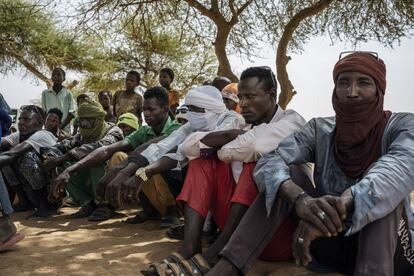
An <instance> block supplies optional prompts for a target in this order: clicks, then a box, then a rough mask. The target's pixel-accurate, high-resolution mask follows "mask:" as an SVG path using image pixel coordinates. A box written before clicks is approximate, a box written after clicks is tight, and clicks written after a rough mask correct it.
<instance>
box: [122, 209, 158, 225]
mask: <svg viewBox="0 0 414 276" xmlns="http://www.w3.org/2000/svg"><path fill="white" fill-rule="evenodd" d="M159 219H160V217H159V216H148V215H147V214H145V212H144V211H140V212H138V214H136V215H135V217H132V218H128V219H126V220H124V222H125V223H128V224H141V223H144V222H146V221H147V220H159Z"/></svg>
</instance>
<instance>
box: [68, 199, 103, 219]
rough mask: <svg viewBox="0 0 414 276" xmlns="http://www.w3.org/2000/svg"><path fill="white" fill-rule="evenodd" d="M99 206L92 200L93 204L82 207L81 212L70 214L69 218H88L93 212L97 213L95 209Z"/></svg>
mask: <svg viewBox="0 0 414 276" xmlns="http://www.w3.org/2000/svg"><path fill="white" fill-rule="evenodd" d="M97 207H98V206H96V204H95V202H94V201H93V200H92V201H91V202H89V203H88V204H86V205H85V206H82V207H81V208H80V209H79V211H77V212H75V213H73V214H70V215H69V218H70V219H80V218H86V217H89V216H90V215H91V214H92V213H93V211H95V209H96V208H97Z"/></svg>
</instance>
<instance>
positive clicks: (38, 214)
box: [26, 208, 57, 220]
mask: <svg viewBox="0 0 414 276" xmlns="http://www.w3.org/2000/svg"><path fill="white" fill-rule="evenodd" d="M56 214H57V209H55V208H53V209H46V210H40V209H38V210H36V211H34V212H33V213H32V214H31V215H30V216H28V217H26V219H30V220H35V219H39V218H47V217H50V216H53V215H56Z"/></svg>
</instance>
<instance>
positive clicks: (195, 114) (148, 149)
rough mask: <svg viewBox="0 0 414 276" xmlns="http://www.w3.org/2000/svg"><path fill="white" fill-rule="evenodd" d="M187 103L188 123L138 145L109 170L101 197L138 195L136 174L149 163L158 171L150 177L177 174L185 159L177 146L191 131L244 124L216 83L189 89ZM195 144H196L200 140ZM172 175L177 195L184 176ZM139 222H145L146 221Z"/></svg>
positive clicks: (111, 199) (115, 201)
mask: <svg viewBox="0 0 414 276" xmlns="http://www.w3.org/2000/svg"><path fill="white" fill-rule="evenodd" d="M185 104H186V106H188V108H189V111H188V112H187V115H188V121H189V122H188V123H187V124H185V125H183V126H181V127H180V128H179V129H177V130H175V131H174V132H173V133H171V134H170V135H169V136H168V137H167V138H165V139H162V140H161V141H159V142H157V143H151V141H149V142H148V143H149V144H148V143H146V144H143V145H141V146H140V147H138V148H136V149H135V150H134V152H132V153H130V154H129V156H128V162H129V163H124V164H121V165H120V166H119V167H115V168H113V169H112V170H111V171H109V172H107V173H106V175H105V177H104V178H103V179H102V180H101V183H100V184H101V193H102V196H104V197H105V199H106V200H108V201H109V202H112V203H113V204H115V205H119V204H120V203H121V202H122V201H128V199H129V200H131V199H135V198H137V194H138V191H139V187H140V184H141V181H140V180H139V179H138V178H137V177H135V173H136V171H137V170H138V169H141V170H142V172H143V173H144V174H145V170H146V168H145V167H146V166H147V165H148V164H154V165H153V166H152V167H155V170H157V172H156V173H155V172H154V173H150V172H149V171H148V172H147V176H148V178H151V177H152V176H154V175H156V174H160V173H162V174H165V173H167V172H168V174H169V175H174V174H173V173H170V172H171V170H173V169H174V168H176V166H177V161H185V156H184V155H183V154H182V152H181V151H180V150H178V151H177V145H180V144H181V143H183V142H184V141H185V140H186V139H188V138H190V136H191V134H197V133H200V132H201V133H205V134H207V133H209V132H210V131H213V130H225V129H234V128H240V127H241V126H243V125H244V119H243V117H242V116H240V114H238V113H236V112H234V111H229V110H226V107H225V105H224V103H223V100H222V96H221V93H220V91H218V90H217V89H216V88H215V87H213V86H209V85H208V86H199V87H196V88H194V89H192V90H190V91H189V92H188V93H187V96H186V99H185ZM201 111H202V112H201ZM192 141H194V139H192ZM194 143H196V144H197V143H198V142H197V140H195V142H194ZM165 163H166V164H165ZM182 165H184V164H182ZM173 172H176V171H173ZM171 178H174V180H176V181H167V184H168V185H169V189H170V191H171V193H172V194H173V195H174V197H176V196H177V195H178V194H179V193H180V191H181V187H182V183H183V181H182V178H181V177H179V178H178V177H176V176H174V177H171ZM160 200H161V199H160ZM140 221H141V222H143V220H140Z"/></svg>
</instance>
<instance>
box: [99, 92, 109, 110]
mask: <svg viewBox="0 0 414 276" xmlns="http://www.w3.org/2000/svg"><path fill="white" fill-rule="evenodd" d="M111 99H112V98H111V96H110V94H109V93H108V92H101V93H99V95H98V100H99V103H100V104H101V105H102V107H103V109H104V110H108V109H109V107H110V106H111Z"/></svg>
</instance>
